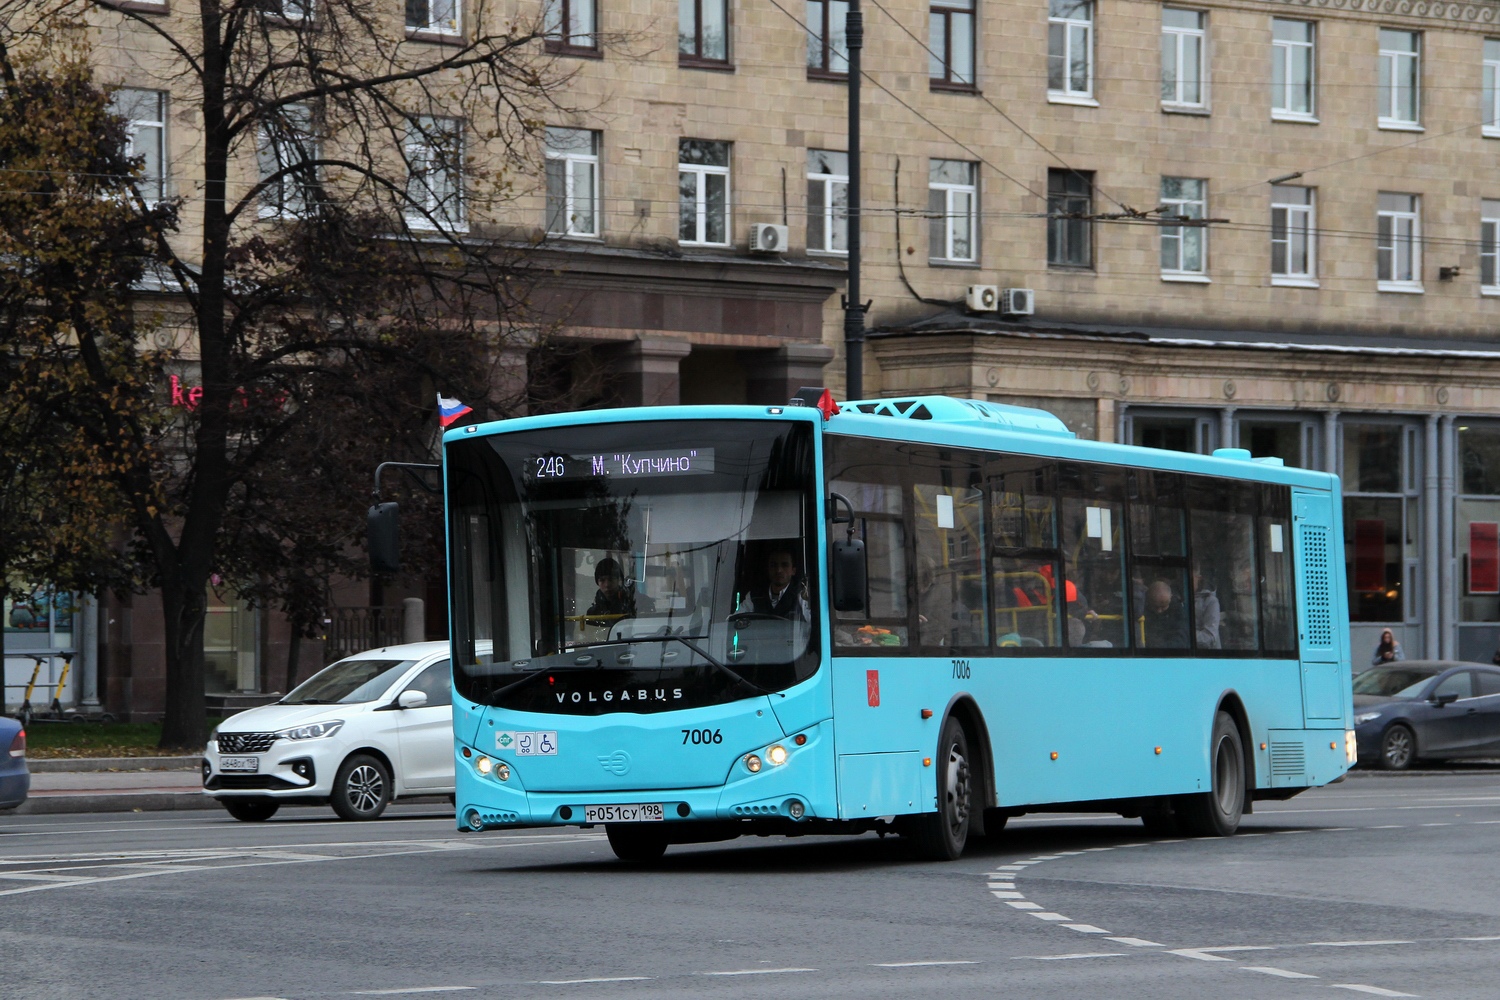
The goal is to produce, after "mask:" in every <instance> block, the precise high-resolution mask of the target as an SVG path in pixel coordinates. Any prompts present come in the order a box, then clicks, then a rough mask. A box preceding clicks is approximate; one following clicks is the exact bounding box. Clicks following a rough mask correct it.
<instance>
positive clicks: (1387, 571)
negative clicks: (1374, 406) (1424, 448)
mask: <svg viewBox="0 0 1500 1000" xmlns="http://www.w3.org/2000/svg"><path fill="white" fill-rule="evenodd" d="M1418 435H1419V428H1418V427H1417V426H1416V425H1407V424H1399V423H1388V424H1387V423H1368V424H1346V425H1344V453H1343V481H1344V558H1345V561H1346V565H1347V568H1348V579H1349V620H1350V621H1355V622H1400V621H1412V620H1413V619H1415V618H1416V617H1417V609H1418V608H1419V607H1420V606H1421V605H1420V603H1419V602H1418V600H1417V594H1416V583H1417V565H1418V551H1417V543H1418V540H1419V539H1420V537H1421V530H1420V528H1419V526H1420V525H1421V523H1422V522H1421V517H1420V510H1419V507H1420V502H1419V501H1420V498H1419V493H1420V490H1419V487H1420V477H1419V474H1418V470H1419V469H1420V468H1421V466H1420V464H1419V462H1420V455H1419V454H1418V448H1417V439H1418Z"/></svg>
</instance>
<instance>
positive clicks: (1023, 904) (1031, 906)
mask: <svg viewBox="0 0 1500 1000" xmlns="http://www.w3.org/2000/svg"><path fill="white" fill-rule="evenodd" d="M1005 905H1006V906H1014V907H1015V908H1016V909H1018V910H1040V909H1041V908H1042V907H1041V904H1039V903H1031V902H1027V901H1026V900H1021V901H1020V902H1017V901H1016V900H1010V901H1008V902H1007V903H1006V904H1005Z"/></svg>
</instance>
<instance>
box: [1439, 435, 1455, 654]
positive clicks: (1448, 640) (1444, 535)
mask: <svg viewBox="0 0 1500 1000" xmlns="http://www.w3.org/2000/svg"><path fill="white" fill-rule="evenodd" d="M1453 422H1454V418H1453V416H1452V414H1445V415H1444V416H1443V418H1442V425H1441V428H1440V433H1439V434H1438V460H1439V461H1438V468H1439V469H1440V472H1439V474H1438V490H1437V508H1438V509H1437V515H1438V516H1437V522H1438V524H1437V532H1438V573H1439V574H1440V575H1441V579H1442V594H1441V596H1442V602H1441V604H1440V605H1439V608H1438V625H1439V638H1440V639H1441V642H1442V645H1441V647H1440V648H1441V650H1442V658H1443V659H1445V660H1451V659H1454V657H1455V650H1454V647H1455V646H1456V645H1457V644H1456V643H1455V642H1454V640H1455V639H1456V638H1457V636H1456V635H1455V634H1454V633H1455V631H1456V625H1455V623H1454V618H1455V616H1456V613H1457V611H1458V608H1457V607H1456V605H1457V603H1458V602H1457V600H1456V599H1455V598H1456V594H1455V587H1454V584H1455V580H1456V577H1455V576H1454V572H1453V569H1454V566H1453V490H1454V483H1453V479H1454V475H1453V473H1454V469H1453V465H1454V462H1455V461H1456V460H1457V457H1458V449H1457V448H1456V447H1454V444H1455V442H1454V440H1453V437H1454V432H1453Z"/></svg>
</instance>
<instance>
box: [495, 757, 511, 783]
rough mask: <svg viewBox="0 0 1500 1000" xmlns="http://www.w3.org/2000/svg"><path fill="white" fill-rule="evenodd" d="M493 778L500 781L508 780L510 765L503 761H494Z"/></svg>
mask: <svg viewBox="0 0 1500 1000" xmlns="http://www.w3.org/2000/svg"><path fill="white" fill-rule="evenodd" d="M495 777H497V778H499V779H500V780H501V781H509V780H510V765H509V764H507V763H505V761H503V760H497V761H495Z"/></svg>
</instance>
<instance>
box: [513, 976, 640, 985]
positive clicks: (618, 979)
mask: <svg viewBox="0 0 1500 1000" xmlns="http://www.w3.org/2000/svg"><path fill="white" fill-rule="evenodd" d="M653 978H654V977H652V976H593V977H591V978H589V979H538V980H537V983H536V984H537V985H538V986H584V985H587V984H589V983H647V982H650V981H651V980H652V979H653Z"/></svg>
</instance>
